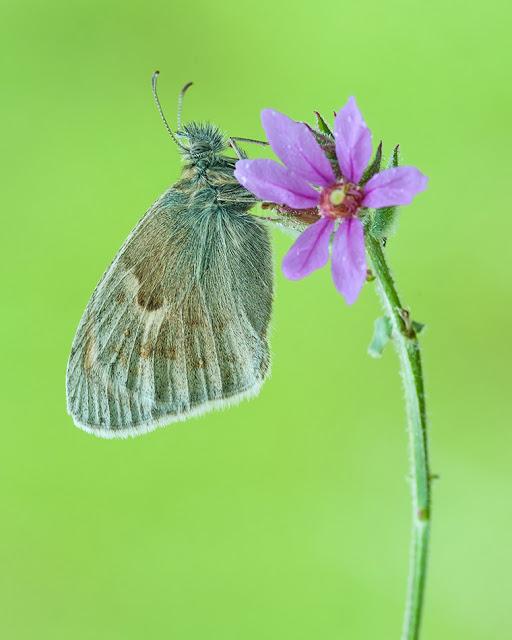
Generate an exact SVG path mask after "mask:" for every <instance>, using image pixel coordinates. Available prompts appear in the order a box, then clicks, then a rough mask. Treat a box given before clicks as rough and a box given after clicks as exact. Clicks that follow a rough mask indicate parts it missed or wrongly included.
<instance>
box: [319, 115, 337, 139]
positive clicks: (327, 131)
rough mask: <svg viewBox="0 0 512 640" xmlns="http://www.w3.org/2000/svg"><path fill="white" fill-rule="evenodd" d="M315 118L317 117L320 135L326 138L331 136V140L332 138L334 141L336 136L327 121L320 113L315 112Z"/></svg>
mask: <svg viewBox="0 0 512 640" xmlns="http://www.w3.org/2000/svg"><path fill="white" fill-rule="evenodd" d="M315 116H316V126H317V127H318V131H320V133H323V134H324V135H326V136H329V138H332V139H333V140H334V136H333V133H332V131H331V130H330V129H329V125H328V124H327V123H326V122H325V120H324V119H323V118H322V116H321V115H320V114H319V113H318V111H315Z"/></svg>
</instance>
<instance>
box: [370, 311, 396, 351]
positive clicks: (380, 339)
mask: <svg viewBox="0 0 512 640" xmlns="http://www.w3.org/2000/svg"><path fill="white" fill-rule="evenodd" d="M392 333H393V325H392V324H391V320H390V319H389V318H388V317H387V316H383V317H382V318H377V320H375V325H374V328H373V337H372V341H371V342H370V344H369V346H368V353H369V354H370V355H371V356H372V358H380V357H381V356H382V352H383V351H384V347H385V346H386V345H387V343H388V342H389V341H390V339H391V335H392Z"/></svg>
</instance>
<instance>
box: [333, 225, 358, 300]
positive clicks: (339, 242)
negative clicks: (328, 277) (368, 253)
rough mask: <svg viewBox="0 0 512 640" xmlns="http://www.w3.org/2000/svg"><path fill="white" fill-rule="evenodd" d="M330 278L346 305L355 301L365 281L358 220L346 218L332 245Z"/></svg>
mask: <svg viewBox="0 0 512 640" xmlns="http://www.w3.org/2000/svg"><path fill="white" fill-rule="evenodd" d="M331 266H332V278H333V280H334V284H335V286H336V289H337V290H338V291H339V292H340V293H341V295H342V296H343V297H344V298H345V301H346V302H347V304H352V303H354V302H355V301H356V300H357V296H358V295H359V292H360V291H361V288H362V286H363V284H364V282H365V280H366V257H365V251H364V231H363V225H362V223H361V220H359V218H346V219H345V220H343V222H342V223H341V224H340V226H339V227H338V230H337V231H336V233H335V235H334V240H333V243H332V259H331Z"/></svg>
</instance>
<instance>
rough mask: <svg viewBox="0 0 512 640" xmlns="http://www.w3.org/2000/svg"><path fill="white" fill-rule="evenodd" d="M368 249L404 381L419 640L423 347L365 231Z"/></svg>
mask: <svg viewBox="0 0 512 640" xmlns="http://www.w3.org/2000/svg"><path fill="white" fill-rule="evenodd" d="M365 235H366V250H367V252H368V255H369V257H370V260H371V263H372V266H373V270H374V272H375V275H376V277H377V287H378V289H379V293H380V295H381V298H382V302H383V305H384V309H385V311H386V314H387V315H388V316H389V318H390V320H391V322H392V326H393V336H392V337H393V342H394V344H395V348H396V351H397V353H398V357H399V360H400V368H401V374H402V379H403V383H404V392H405V403H406V412H407V425H408V433H409V449H410V473H411V489H412V516H413V525H412V541H411V554H410V561H409V581H408V587H407V600H406V608H405V616H404V624H403V630H402V640H418V639H419V637H420V624H421V616H422V611H423V603H424V597H425V580H426V572H427V559H428V543H429V534H430V504H431V492H430V484H431V476H430V471H429V460H428V442H427V416H426V409H425V392H424V385H423V372H422V366H421V353H420V346H419V342H418V338H417V335H416V332H415V330H414V327H413V324H412V319H411V317H410V315H409V312H408V311H407V310H406V309H404V308H403V306H402V303H401V302H400V298H399V296H398V293H397V290H396V287H395V283H394V281H393V277H392V275H391V272H390V270H389V267H388V265H387V262H386V259H385V256H384V252H383V250H382V246H381V244H380V243H379V242H378V241H377V240H376V239H375V238H374V237H373V236H372V235H371V234H370V233H366V234H365Z"/></svg>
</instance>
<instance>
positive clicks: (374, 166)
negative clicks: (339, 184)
mask: <svg viewBox="0 0 512 640" xmlns="http://www.w3.org/2000/svg"><path fill="white" fill-rule="evenodd" d="M381 162H382V142H379V146H378V147H377V151H376V152H375V157H374V158H373V160H372V163H371V164H369V165H368V167H367V168H366V171H365V172H364V174H363V177H362V178H361V185H365V184H366V183H367V182H368V180H369V179H370V178H373V176H374V175H375V174H376V173H379V171H380V163H381Z"/></svg>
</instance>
